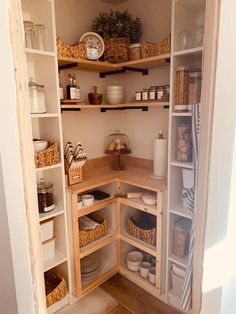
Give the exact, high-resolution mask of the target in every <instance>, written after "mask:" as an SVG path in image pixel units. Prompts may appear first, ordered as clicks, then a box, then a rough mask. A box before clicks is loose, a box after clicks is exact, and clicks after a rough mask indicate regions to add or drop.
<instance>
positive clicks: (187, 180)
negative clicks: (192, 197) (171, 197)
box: [182, 169, 194, 189]
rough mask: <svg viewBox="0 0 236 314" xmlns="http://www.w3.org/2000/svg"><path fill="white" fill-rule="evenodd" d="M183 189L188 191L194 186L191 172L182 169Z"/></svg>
mask: <svg viewBox="0 0 236 314" xmlns="http://www.w3.org/2000/svg"><path fill="white" fill-rule="evenodd" d="M182 171H183V188H184V189H190V188H192V187H193V186H194V177H193V170H189V169H183V170H182Z"/></svg>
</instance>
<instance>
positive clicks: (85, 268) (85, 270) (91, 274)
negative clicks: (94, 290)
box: [81, 255, 101, 281]
mask: <svg viewBox="0 0 236 314" xmlns="http://www.w3.org/2000/svg"><path fill="white" fill-rule="evenodd" d="M100 272H101V259H100V257H99V256H96V255H92V256H86V257H84V258H83V259H82V260H81V278H82V280H84V281H86V280H93V279H96V278H97V277H98V276H99V274H100Z"/></svg>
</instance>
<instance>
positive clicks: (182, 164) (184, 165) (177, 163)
mask: <svg viewBox="0 0 236 314" xmlns="http://www.w3.org/2000/svg"><path fill="white" fill-rule="evenodd" d="M170 164H171V166H174V167H180V168H186V169H193V163H192V162H184V161H177V160H176V161H172V162H171V163H170Z"/></svg>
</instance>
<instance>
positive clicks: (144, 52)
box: [141, 34, 171, 58]
mask: <svg viewBox="0 0 236 314" xmlns="http://www.w3.org/2000/svg"><path fill="white" fill-rule="evenodd" d="M170 50H171V37H170V34H168V35H167V36H166V37H165V38H163V39H162V40H161V41H160V42H159V43H150V42H144V43H142V45H141V57H142V58H150V57H155V56H161V55H165V54H168V53H170Z"/></svg>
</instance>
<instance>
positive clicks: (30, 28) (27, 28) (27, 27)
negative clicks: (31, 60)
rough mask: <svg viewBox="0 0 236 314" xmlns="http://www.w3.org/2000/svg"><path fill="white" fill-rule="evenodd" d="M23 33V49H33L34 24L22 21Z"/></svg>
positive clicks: (34, 44)
mask: <svg viewBox="0 0 236 314" xmlns="http://www.w3.org/2000/svg"><path fill="white" fill-rule="evenodd" d="M24 33H25V48H30V49H35V48H36V43H35V29H34V23H33V22H31V21H24Z"/></svg>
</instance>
